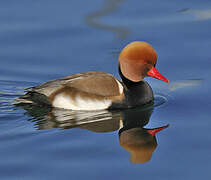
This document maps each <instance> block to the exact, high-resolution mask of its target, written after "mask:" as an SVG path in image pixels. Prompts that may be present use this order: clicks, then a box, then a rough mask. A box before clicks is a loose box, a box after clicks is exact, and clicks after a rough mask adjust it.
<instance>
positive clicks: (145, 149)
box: [119, 125, 169, 163]
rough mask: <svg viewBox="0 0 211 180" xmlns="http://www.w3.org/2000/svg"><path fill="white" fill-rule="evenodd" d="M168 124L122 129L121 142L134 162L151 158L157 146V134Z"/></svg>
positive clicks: (142, 161) (143, 161)
mask: <svg viewBox="0 0 211 180" xmlns="http://www.w3.org/2000/svg"><path fill="white" fill-rule="evenodd" d="M168 126H169V125H167V126H163V127H159V128H154V129H145V128H141V127H136V128H131V129H127V130H122V131H120V133H119V143H120V145H121V146H122V147H123V148H125V149H126V150H127V151H128V152H129V153H130V161H131V162H132V163H145V162H147V161H149V160H150V159H151V156H152V153H153V152H154V150H155V149H156V147H157V141H156V137H155V134H156V133H157V132H159V131H161V130H163V129H165V128H167V127H168Z"/></svg>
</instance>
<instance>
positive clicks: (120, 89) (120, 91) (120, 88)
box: [115, 79, 124, 94]
mask: <svg viewBox="0 0 211 180" xmlns="http://www.w3.org/2000/svg"><path fill="white" fill-rule="evenodd" d="M115 80H116V79H115ZM116 81H117V84H118V86H119V93H120V94H122V93H123V89H124V88H123V86H122V84H121V83H120V82H119V81H118V80H116Z"/></svg>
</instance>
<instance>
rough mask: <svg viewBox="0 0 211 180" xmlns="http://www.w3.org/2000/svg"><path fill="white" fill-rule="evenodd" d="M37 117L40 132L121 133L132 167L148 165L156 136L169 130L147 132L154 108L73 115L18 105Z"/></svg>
mask: <svg viewBox="0 0 211 180" xmlns="http://www.w3.org/2000/svg"><path fill="white" fill-rule="evenodd" d="M18 106H21V107H22V108H23V109H25V110H26V114H27V115H30V116H32V117H34V118H33V119H32V121H35V126H36V128H37V129H39V130H41V129H50V128H61V129H69V128H81V129H87V130H90V131H93V132H98V133H100V132H101V133H103V132H111V131H116V130H119V143H120V145H121V146H122V147H123V148H124V149H126V150H127V151H128V152H129V153H130V161H131V162H132V163H145V162H147V161H149V160H150V159H151V156H152V153H153V152H154V150H155V149H156V147H157V141H156V137H155V135H156V133H157V132H159V131H161V130H163V129H165V128H167V127H168V125H167V126H163V127H159V128H154V129H146V128H143V126H145V125H146V124H147V123H148V122H149V120H150V116H151V114H152V111H153V105H150V106H146V107H144V108H143V107H142V108H134V109H127V110H122V111H119V110H117V111H107V110H104V111H70V110H64V109H56V108H50V107H49V108H43V107H38V106H31V105H30V106H29V105H23V104H22V105H20V104H19V105H18Z"/></svg>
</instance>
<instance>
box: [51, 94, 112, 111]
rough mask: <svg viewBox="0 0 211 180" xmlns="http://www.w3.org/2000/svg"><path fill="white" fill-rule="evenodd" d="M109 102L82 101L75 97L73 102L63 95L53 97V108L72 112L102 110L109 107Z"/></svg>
mask: <svg viewBox="0 0 211 180" xmlns="http://www.w3.org/2000/svg"><path fill="white" fill-rule="evenodd" d="M111 103H112V102H111V100H95V99H86V100H85V99H83V98H81V97H80V96H76V98H75V100H73V99H72V98H71V97H70V96H68V95H65V94H63V93H61V94H58V95H56V96H55V98H54V101H53V104H52V105H53V106H54V107H58V108H64V109H72V110H87V111H89V110H103V109H107V108H108V107H109V106H110V105H111Z"/></svg>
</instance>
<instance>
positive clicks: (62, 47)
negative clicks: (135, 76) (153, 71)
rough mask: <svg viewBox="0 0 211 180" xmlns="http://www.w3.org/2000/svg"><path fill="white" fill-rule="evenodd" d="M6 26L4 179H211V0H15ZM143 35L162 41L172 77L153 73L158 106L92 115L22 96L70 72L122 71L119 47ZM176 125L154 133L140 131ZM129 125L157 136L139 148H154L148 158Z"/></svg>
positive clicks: (2, 31)
mask: <svg viewBox="0 0 211 180" xmlns="http://www.w3.org/2000/svg"><path fill="white" fill-rule="evenodd" d="M0 27H1V28H0V42H1V43H0V59H1V65H0V142H1V143H0V159H1V161H0V179H4V180H7V179H21V180H22V179H27V180H28V179H30V180H31V179H120V178H121V179H157V180H169V179H171V180H174V179H175V180H178V179H180V180H183V179H184V180H187V179H191V180H194V179H196V180H198V179H199V178H200V179H210V178H211V173H210V166H211V163H210V162H211V153H210V149H211V144H210V139H211V135H210V127H211V120H210V108H211V104H210V100H211V96H210V91H211V85H210V84H211V82H210V76H211V71H210V66H211V55H210V47H211V34H210V28H211V1H208V0H204V1H203V3H202V2H201V1H196V0H191V1H182V0H178V1H167V0H163V1H157V0H149V1H139V0H132V1H126V0H125V1H124V0H107V1H106V0H104V1H102V0H100V1H99V0H98V1H97V0H93V1H90V2H85V1H81V0H78V1H55V0H51V1H49V0H47V1H41V0H37V1H32V0H27V1H26V0H22V1H21V2H19V1H5V2H1V6H0ZM133 40H144V41H147V42H149V43H151V44H152V46H153V47H154V48H155V49H156V51H157V53H158V57H159V58H158V63H157V68H158V69H159V71H160V72H161V73H162V74H163V75H165V76H166V77H167V78H168V79H169V80H170V84H169V85H168V84H165V83H163V82H161V81H158V80H154V79H151V78H146V80H147V81H148V82H149V83H150V85H151V86H152V88H153V90H154V92H155V94H156V96H155V97H156V101H155V105H154V108H153V106H150V107H144V108H138V109H133V110H128V111H123V112H122V111H117V112H100V113H97V114H96V113H93V114H92V113H91V114H89V113H88V114H86V113H73V112H70V111H62V110H57V111H55V110H51V109H46V108H36V107H30V106H29V107H20V106H18V107H17V106H15V105H14V101H13V99H14V98H16V97H18V96H20V95H22V94H23V93H24V88H27V87H31V86H34V85H38V84H40V83H42V82H45V81H48V80H52V79H56V78H60V77H63V76H66V75H69V74H74V73H78V72H86V71H104V72H109V73H111V74H113V75H115V76H116V77H119V75H118V71H117V58H118V54H119V52H120V51H121V49H122V48H123V47H124V46H125V45H126V44H127V43H129V42H131V41H133ZM151 111H152V114H151V116H150V112H151ZM122 122H123V123H122ZM121 123H122V124H121ZM134 123H135V124H134ZM167 124H169V125H170V126H169V127H168V128H167V129H165V130H163V131H161V132H159V133H158V134H156V137H154V138H152V137H151V138H148V139H147V138H144V136H142V135H137V134H132V133H131V132H130V130H131V129H132V130H134V129H135V130H137V132H139V134H140V133H144V132H145V131H146V129H143V128H157V127H160V126H164V125H167ZM121 127H123V129H122V130H121ZM124 134H126V137H130V138H129V141H130V142H134V143H140V142H142V141H144V142H146V141H147V142H149V146H148V149H147V151H145V150H146V149H144V151H143V148H142V146H141V145H139V147H140V148H139V151H137V154H139V156H140V154H141V153H142V154H141V155H143V154H144V153H145V152H151V153H152V154H151V155H152V156H151V155H149V154H150V153H149V154H148V156H150V159H148V161H146V162H142V163H140V161H141V160H142V161H144V160H143V157H139V156H138V155H137V157H136V160H137V161H136V163H135V160H133V157H134V156H133V153H134V152H130V151H129V150H128V149H127V148H125V147H126V146H125V144H124V143H123V142H124V141H123V140H122V139H121V138H123V137H124ZM139 137H140V139H139ZM135 140H136V141H135ZM139 140H140V141H139ZM156 142H157V146H155V145H154V144H156ZM122 143H123V144H122ZM153 147H154V148H153ZM140 158H142V159H141V160H140ZM138 159H139V163H138Z"/></svg>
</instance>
